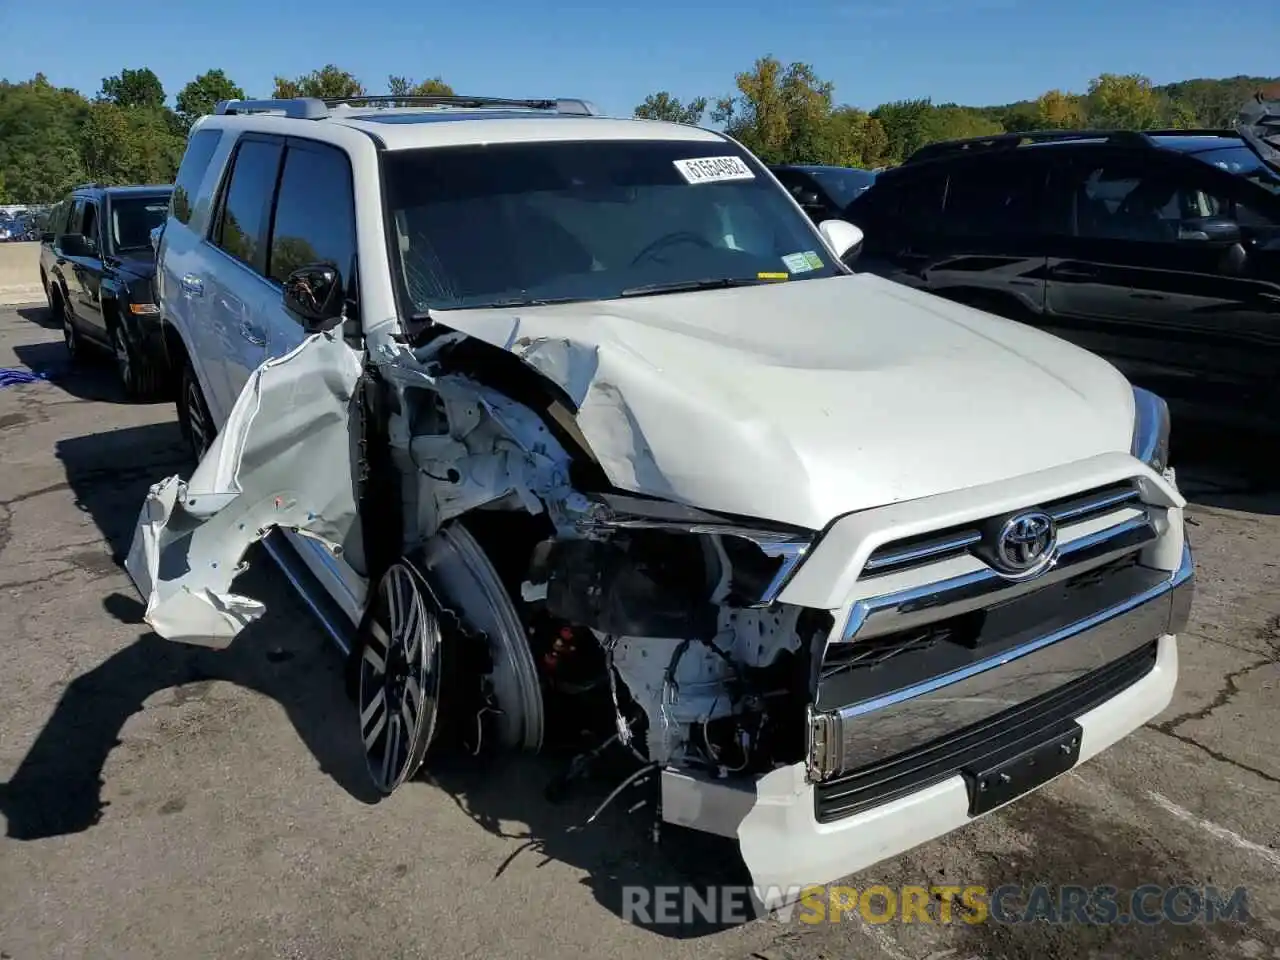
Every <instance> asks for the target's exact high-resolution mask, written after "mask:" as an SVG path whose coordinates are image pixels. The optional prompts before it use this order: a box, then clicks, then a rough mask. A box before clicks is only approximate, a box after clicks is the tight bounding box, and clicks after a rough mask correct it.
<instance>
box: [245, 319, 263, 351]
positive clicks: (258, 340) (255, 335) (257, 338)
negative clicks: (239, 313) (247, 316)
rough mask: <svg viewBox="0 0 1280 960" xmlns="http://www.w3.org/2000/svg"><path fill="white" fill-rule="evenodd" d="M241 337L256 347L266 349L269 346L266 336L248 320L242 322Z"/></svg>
mask: <svg viewBox="0 0 1280 960" xmlns="http://www.w3.org/2000/svg"><path fill="white" fill-rule="evenodd" d="M240 336H242V337H244V338H245V339H246V340H248V341H249V342H250V343H252V344H253V345H254V346H255V347H265V346H266V345H267V337H266V335H265V334H264V333H263V332H262V331H261V330H259V329H257V328H256V327H254V326H253V325H252V324H251V323H249V321H248V320H241V321H240Z"/></svg>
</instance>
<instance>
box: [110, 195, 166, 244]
mask: <svg viewBox="0 0 1280 960" xmlns="http://www.w3.org/2000/svg"><path fill="white" fill-rule="evenodd" d="M168 216H169V198H168V197H166V196H158V197H113V198H112V200H111V248H112V249H113V250H116V251H124V250H150V249H151V230H152V228H154V227H158V226H160V224H162V223H164V222H165V220H166V219H168Z"/></svg>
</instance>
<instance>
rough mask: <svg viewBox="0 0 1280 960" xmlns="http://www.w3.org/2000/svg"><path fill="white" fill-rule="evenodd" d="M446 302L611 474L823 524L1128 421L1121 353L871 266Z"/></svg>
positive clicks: (972, 482)
mask: <svg viewBox="0 0 1280 960" xmlns="http://www.w3.org/2000/svg"><path fill="white" fill-rule="evenodd" d="M432 316H433V319H434V320H435V322H436V323H438V324H441V325H443V326H444V327H446V328H448V329H450V330H451V331H462V332H464V333H467V334H469V335H471V336H473V337H475V338H477V339H479V340H483V341H484V342H486V343H488V344H490V345H491V346H495V347H500V348H502V349H504V350H506V351H508V352H509V353H511V354H513V355H515V356H517V357H519V358H520V359H521V360H522V361H523V362H524V363H525V364H526V365H528V366H529V367H530V368H532V369H534V370H536V371H537V372H539V373H540V374H542V375H543V376H544V377H546V378H547V379H548V380H549V381H551V382H553V383H554V384H555V385H556V386H558V387H559V388H560V389H562V390H563V391H564V393H565V394H566V396H567V397H568V398H569V400H570V401H571V402H572V403H573V404H574V405H575V406H576V408H577V409H576V412H575V419H576V421H577V424H578V426H579V428H580V429H581V431H582V435H583V437H584V438H585V441H586V444H587V446H588V447H589V449H590V451H591V453H592V455H593V456H594V457H595V459H596V460H597V461H598V463H599V465H600V468H601V469H602V470H603V472H604V474H605V476H606V477H607V478H608V480H609V482H610V483H611V484H612V485H613V486H615V487H616V488H618V489H620V490H624V491H628V492H631V493H640V494H645V495H648V496H652V497H660V498H663V499H667V500H674V501H677V502H680V503H684V504H688V505H692V506H697V507H701V508H703V509H708V510H717V511H721V512H723V513H727V514H734V515H738V516H743V517H756V518H762V519H767V520H772V521H776V522H779V523H785V524H790V525H794V526H797V527H804V528H807V529H811V530H818V529H822V528H823V527H824V526H826V525H827V524H828V523H829V522H830V521H831V520H832V519H833V518H834V517H837V516H841V515H843V514H847V513H851V512H853V511H857V510H863V509H866V508H869V507H874V506H881V505H883V504H885V503H890V502H896V501H902V500H913V499H918V498H922V497H927V496H932V495H935V494H938V493H941V492H944V491H945V490H952V489H961V488H965V487H970V486H977V485H980V484H983V483H994V482H999V481H1003V480H1005V479H1007V478H1009V477H1015V476H1021V475H1024V474H1029V473H1033V472H1035V471H1037V470H1043V469H1048V468H1051V467H1055V466H1058V465H1060V464H1062V463H1064V462H1073V461H1077V460H1085V459H1088V458H1090V457H1093V456H1096V455H1098V454H1101V453H1107V452H1120V453H1127V452H1128V450H1129V446H1130V442H1131V439H1132V436H1131V427H1132V403H1133V400H1132V391H1131V389H1130V387H1129V385H1128V384H1127V382H1126V381H1125V380H1124V378H1123V377H1122V376H1121V375H1120V374H1119V373H1118V372H1117V371H1116V370H1115V369H1114V368H1113V367H1111V365H1110V364H1108V363H1106V362H1105V361H1103V360H1101V359H1099V358H1097V357H1095V356H1093V355H1091V354H1089V353H1086V352H1084V351H1082V350H1079V349H1078V348H1076V347H1074V346H1071V345H1069V344H1067V343H1065V342H1063V341H1061V340H1058V339H1056V338H1054V337H1050V336H1048V335H1046V334H1044V333H1042V332H1040V331H1037V330H1034V329H1032V328H1030V327H1027V326H1025V325H1022V324H1017V323H1013V322H1011V321H1005V320H1001V319H999V318H996V317H992V316H989V315H987V314H983V313H981V312H979V311H976V310H973V309H970V308H968V307H965V306H962V305H960V304H956V303H951V302H949V301H945V300H942V299H940V298H938V297H934V296H931V295H929V294H926V293H921V292H919V291H914V290H910V289H907V288H905V287H902V286H900V285H898V284H895V283H892V282H891V281H887V280H882V279H880V278H878V277H874V276H870V275H855V276H844V277H835V278H831V279H824V280H808V281H805V282H804V283H777V284H769V285H765V286H759V287H747V288H742V289H731V290H717V291H706V292H699V293H686V294H682V295H679V296H662V297H636V298H633V299H622V300H610V301H606V302H590V303H588V302H583V303H567V304H556V305H547V306H535V307H519V308H517V307H512V308H493V309H475V310H450V311H434V312H433V314H432ZM1027 397H1033V398H1034V399H1035V402H1034V403H1028V402H1026V399H1027ZM1045 424H1052V429H1046V427H1045ZM907 437H909V438H911V439H910V443H909V444H904V438H907ZM1011 437H1017V438H1018V440H1017V442H1016V443H1011V442H1010V438H1011ZM939 463H945V464H947V469H946V470H940V469H938V464H939Z"/></svg>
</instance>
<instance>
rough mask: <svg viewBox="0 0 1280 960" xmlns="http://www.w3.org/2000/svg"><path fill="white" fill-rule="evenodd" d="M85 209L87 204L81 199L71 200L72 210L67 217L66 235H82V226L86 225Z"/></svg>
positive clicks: (74, 198)
mask: <svg viewBox="0 0 1280 960" xmlns="http://www.w3.org/2000/svg"><path fill="white" fill-rule="evenodd" d="M84 208H85V202H84V200H82V199H80V198H79V197H73V198H72V200H71V210H70V213H69V214H68V215H67V229H66V230H65V231H63V232H64V233H80V232H81V230H80V228H81V226H82V225H83V224H84Z"/></svg>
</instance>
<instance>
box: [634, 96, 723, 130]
mask: <svg viewBox="0 0 1280 960" xmlns="http://www.w3.org/2000/svg"><path fill="white" fill-rule="evenodd" d="M706 112H707V98H706V97H694V98H693V99H692V100H690V101H689V102H688V103H681V102H680V100H679V99H678V98H677V97H673V96H672V95H671V94H670V93H668V92H667V91H666V90H659V91H658V92H657V93H651V94H649V95H648V96H647V97H645V98H644V103H642V104H640V105H639V106H638V107H636V109H635V115H636V116H637V117H642V118H643V119H645V120H666V121H668V122H670V123H688V124H692V125H694V126H697V125H698V124H700V123H702V117H703V114H705V113H706Z"/></svg>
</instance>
